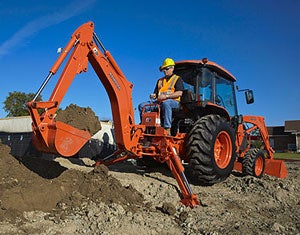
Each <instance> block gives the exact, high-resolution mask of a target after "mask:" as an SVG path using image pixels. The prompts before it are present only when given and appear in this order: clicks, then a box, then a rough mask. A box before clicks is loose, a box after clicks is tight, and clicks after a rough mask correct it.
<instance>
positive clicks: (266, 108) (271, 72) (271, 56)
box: [0, 0, 300, 126]
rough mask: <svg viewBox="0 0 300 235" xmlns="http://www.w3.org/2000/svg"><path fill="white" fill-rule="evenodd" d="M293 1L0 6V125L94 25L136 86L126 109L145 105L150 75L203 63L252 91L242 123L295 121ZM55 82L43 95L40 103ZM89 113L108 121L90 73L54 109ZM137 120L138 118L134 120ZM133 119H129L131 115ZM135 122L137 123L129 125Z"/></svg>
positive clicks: (298, 50)
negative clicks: (168, 66) (166, 65)
mask: <svg viewBox="0 0 300 235" xmlns="http://www.w3.org/2000/svg"><path fill="white" fill-rule="evenodd" d="M299 12H300V1H298V0H287V1H271V0H259V1H258V0H253V1H238V0H232V1H230V0H227V1H226V0H223V1H222V0H221V1H202V0H197V1H196V0H194V1H180V0H173V1H171V2H170V1H157V0H153V1H131V0H128V1H113V0H111V1H100V0H98V1H96V0H85V1H81V0H80V1H78V0H75V1H66V0H59V1H58V0H53V1H38V0H36V1H33V0H27V1H23V0H11V1H1V3H0V17H1V21H0V27H1V31H2V32H1V34H0V68H1V75H0V81H1V86H0V87H1V92H0V102H1V106H0V118H3V117H5V116H6V115H7V113H5V112H4V110H3V102H4V100H5V99H6V97H7V96H8V93H9V92H12V91H22V92H26V93H29V92H33V93H35V92H36V91H37V90H38V88H39V87H40V85H41V84H42V82H43V80H44V79H45V77H46V76H47V74H48V71H49V69H50V68H51V67H52V65H53V64H54V62H55V60H56V59H57V57H58V54H57V53H56V51H57V48H58V47H64V46H65V45H66V44H67V42H68V40H69V39H70V36H71V34H72V33H73V31H74V30H75V29H76V28H77V27H78V26H80V25H81V24H83V23H85V22H88V21H93V22H94V23H95V31H96V32H97V35H98V36H99V37H100V38H101V40H102V42H103V43H104V45H105V47H106V49H108V50H109V51H110V52H111V53H112V55H113V56H114V58H115V60H116V61H117V63H118V64H119V66H120V67H121V69H122V71H123V73H124V74H125V76H126V77H127V79H128V80H129V81H131V82H132V83H133V85H134V88H133V102H134V106H135V108H136V107H137V105H138V104H139V103H140V102H142V101H145V100H147V99H148V96H149V94H150V93H151V92H152V91H153V88H154V85H155V82H156V80H157V78H159V77H160V76H162V74H161V73H160V72H159V70H158V67H159V66H160V65H161V63H162V61H163V59H164V58H166V57H171V58H173V59H174V60H175V61H179V60H186V59H202V58H203V57H207V58H208V59H209V60H212V61H214V62H216V63H218V64H220V65H221V66H223V67H225V68H226V69H227V70H229V71H230V72H231V73H232V74H233V75H234V76H235V77H236V78H237V85H238V86H239V87H240V88H250V89H253V90H254V92H255V93H254V95H255V103H254V104H251V105H246V104H245V100H244V94H243V93H237V98H238V109H239V113H241V114H253V115H259V116H264V117H265V119H266V123H267V125H269V126H276V125H284V121H285V120H296V119H298V120H299V119H300V104H299V102H300V92H299V89H300V78H299V75H298V74H299V73H298V70H297V69H298V66H299V64H300V63H299V62H300V59H299V57H300V47H299V42H300V25H299V22H300V14H299ZM58 75H59V73H58V74H56V75H55V76H54V77H53V78H52V80H51V81H50V83H49V84H48V85H47V87H46V89H45V90H44V92H43V93H42V97H43V99H44V100H48V98H49V96H50V94H51V91H52V89H53V88H54V85H55V83H56V81H57V79H58V77H59V76H58ZM70 103H74V104H77V105H79V106H82V107H87V106H89V107H91V108H92V109H93V110H94V111H95V113H96V115H97V116H99V117H100V118H111V117H112V114H111V109H110V103H109V100H108V96H107V94H106V91H105V90H104V88H103V87H102V84H101V83H100V82H99V80H98V78H97V76H96V75H95V73H94V72H93V69H92V67H91V66H89V71H88V72H87V73H84V74H82V75H80V76H77V77H76V78H75V80H74V82H73V83H72V86H71V87H70V89H69V91H68V92H67V94H66V96H65V98H64V100H63V102H62V104H61V107H62V108H64V107H65V106H66V105H68V104H70ZM135 113H137V111H135ZM136 117H137V115H136ZM136 122H138V120H136Z"/></svg>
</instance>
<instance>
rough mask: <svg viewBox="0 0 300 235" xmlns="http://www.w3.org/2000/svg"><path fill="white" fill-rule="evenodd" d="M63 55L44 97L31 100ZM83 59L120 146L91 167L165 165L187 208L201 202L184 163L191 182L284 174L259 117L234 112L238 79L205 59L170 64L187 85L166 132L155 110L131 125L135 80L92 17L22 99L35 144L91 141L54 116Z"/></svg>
mask: <svg viewBox="0 0 300 235" xmlns="http://www.w3.org/2000/svg"><path fill="white" fill-rule="evenodd" d="M69 54H70V55H69ZM68 55H69V56H68ZM67 56H68V57H67ZM67 58H68V60H67V61H66V64H65V67H64V69H63V71H62V73H61V75H60V78H59V80H58V82H57V84H56V86H55V88H54V90H53V92H52V94H51V96H50V98H49V100H48V101H42V102H38V101H36V99H37V97H38V96H39V95H40V94H41V92H42V90H43V89H44V87H45V86H46V84H47V83H48V81H49V80H50V78H51V77H52V75H54V74H55V73H56V72H57V71H58V69H59V67H60V65H61V64H62V63H63V62H64V60H65V59H67ZM88 63H90V64H91V66H92V67H93V69H94V71H95V72H96V74H97V75H98V77H99V80H100V81H101V82H102V84H103V86H104V87H105V89H106V91H107V94H108V96H109V99H110V103H111V110H112V115H113V123H114V127H115V139H116V145H117V148H118V150H117V151H116V152H114V153H113V154H112V155H110V156H107V157H105V158H104V159H102V160H100V161H98V162H97V163H96V165H99V164H105V165H110V164H114V163H116V162H120V161H124V160H127V159H130V158H131V159H152V160H155V161H157V162H160V163H166V164H167V165H168V167H169V168H170V170H171V171H172V173H173V175H174V178H175V179H176V181H177V183H178V185H179V188H180V191H181V202H182V203H183V204H184V205H186V206H190V207H194V206H195V205H199V204H200V202H199V200H198V198H197V195H195V194H194V193H193V192H192V190H191V187H190V185H189V183H188V180H187V178H186V176H185V174H184V164H188V165H189V166H190V168H191V177H192V179H193V181H196V182H198V183H200V184H214V183H217V182H220V181H223V180H225V179H226V178H227V177H228V176H229V175H230V173H231V172H232V171H233V170H234V169H236V170H239V171H242V172H243V173H244V174H245V175H252V176H255V177H261V176H262V175H263V173H266V174H269V175H273V176H276V177H282V178H283V177H286V176H287V171H286V168H285V164H284V162H283V161H281V160H274V155H273V153H274V151H273V150H272V148H271V146H270V143H269V137H268V133H267V129H266V126H265V123H264V119H263V118H262V117H258V116H242V115H238V112H237V104H236V97H235V87H234V82H235V78H234V77H233V76H232V75H231V74H230V73H229V72H228V71H227V70H225V69H224V68H222V67H221V66H219V65H217V64H215V63H213V62H210V61H208V60H207V59H202V60H189V61H181V62H177V63H176V65H175V73H176V74H177V75H179V76H181V77H182V78H183V80H184V86H185V90H184V92H183V95H182V98H181V102H180V108H179V109H178V110H174V112H173V122H172V129H171V135H169V134H168V133H167V131H166V130H165V129H164V128H163V127H161V125H160V110H159V107H157V109H153V110H152V111H150V112H146V111H144V112H142V122H141V123H140V124H135V122H134V111H133V105H132V87H133V85H132V84H131V83H130V82H129V81H128V80H127V79H126V78H125V76H124V74H123V73H122V71H121V69H120V68H119V66H118V65H117V63H116V62H115V60H114V59H113V57H112V55H111V54H110V53H109V51H107V50H106V49H105V48H104V46H103V44H102V42H101V41H100V40H99V38H98V37H97V35H96V33H95V32H94V24H93V23H92V22H88V23H85V24H83V25H82V26H80V27H79V28H78V29H77V30H76V31H75V32H74V33H73V35H72V37H71V39H70V41H69V43H68V44H67V45H66V47H65V48H64V49H63V52H62V53H61V54H60V56H59V58H58V59H57V61H56V63H55V64H54V65H53V67H52V68H51V70H50V72H49V75H48V76H47V77H46V79H45V81H44V82H43V84H42V85H41V87H40V89H39V90H38V92H37V93H36V95H35V97H34V98H33V100H32V101H30V102H28V103H27V107H28V109H29V111H30V115H31V118H32V128H33V144H34V146H35V147H36V148H37V149H38V150H40V151H42V152H47V153H54V154H58V155H61V156H64V157H72V156H74V155H75V154H76V153H77V152H78V151H79V150H80V149H81V148H82V147H83V146H84V145H85V144H86V143H87V141H88V140H89V139H90V138H91V136H90V134H89V133H88V132H87V131H85V130H79V129H77V128H75V127H72V126H70V125H67V124H65V123H63V122H60V121H56V120H55V114H56V111H57V109H58V107H59V105H60V103H61V101H62V99H63V97H64V95H65V93H66V92H67V90H68V89H69V86H70V85H71V83H72V81H73V79H74V78H75V76H76V74H79V73H82V72H86V71H87V69H88ZM245 94H246V98H247V103H251V102H253V93H252V91H251V90H247V91H246V92H245ZM40 110H42V114H40V113H41V112H40ZM145 110H146V109H145ZM257 139H261V140H262V142H263V146H264V150H262V149H258V148H252V147H251V143H252V141H253V140H257Z"/></svg>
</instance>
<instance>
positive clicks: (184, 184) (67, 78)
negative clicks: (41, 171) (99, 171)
mask: <svg viewBox="0 0 300 235" xmlns="http://www.w3.org/2000/svg"><path fill="white" fill-rule="evenodd" d="M97 43H98V44H99V45H100V46H101V48H102V50H103V52H102V50H100V49H99V47H98V46H97ZM71 50H73V51H72V53H71V55H70V56H69V59H68V61H67V63H66V65H65V67H64V70H63V71H62V74H61V76H60V78H59V80H58V82H57V84H56V86H55V88H54V90H53V92H52V94H51V96H50V98H49V100H48V101H46V102H37V101H36V98H37V97H38V96H39V94H40V93H41V92H42V90H43V89H44V87H45V86H46V84H47V83H48V81H49V79H50V78H51V77H52V75H54V74H55V73H56V72H57V71H58V69H59V67H60V65H61V64H62V63H63V61H64V60H65V59H66V57H67V55H68V54H69V52H70V51H71ZM88 62H89V63H90V64H91V65H92V67H93V69H94V71H95V72H96V74H97V75H98V77H99V79H100V81H101V82H102V84H103V85H104V87H105V89H106V91H107V93H108V96H109V99H110V103H111V109H112V115H113V121H114V127H115V138H116V144H117V146H118V149H119V150H118V151H116V152H115V153H114V154H113V157H114V159H113V160H109V161H102V162H98V163H97V164H106V165H109V164H113V163H116V162H119V161H123V160H126V159H128V158H139V157H142V156H144V155H145V154H146V155H147V154H148V155H151V156H152V157H153V158H154V159H156V160H158V161H160V162H166V163H167V165H168V166H169V168H170V169H171V171H172V173H173V175H174V177H175V179H176V181H177V183H178V185H179V187H180V190H181V194H182V200H181V202H182V203H183V204H184V205H186V206H190V207H194V206H195V205H199V204H200V202H199V201H198V199H197V196H196V195H195V194H193V193H192V190H191V188H190V186H189V183H188V181H187V179H186V177H185V175H184V167H183V166H182V164H181V161H180V158H179V156H178V152H179V148H180V146H179V145H178V141H182V139H183V138H180V140H178V139H176V138H174V137H171V136H168V135H167V132H166V131H165V130H164V129H163V128H162V127H160V126H158V127H157V132H156V135H155V141H154V143H152V145H151V146H149V147H148V148H144V147H143V146H142V145H141V144H140V143H139V142H140V140H142V139H143V138H145V136H147V134H145V133H144V131H145V129H146V126H145V125H135V124H134V113H133V105H132V87H133V85H132V84H131V83H130V82H129V81H128V80H127V79H126V78H125V76H124V74H123V73H122V71H121V69H120V68H119V66H118V65H117V63H116V62H115V60H114V59H113V57H112V55H111V54H110V53H109V51H107V50H105V48H104V46H103V44H102V43H101V41H100V40H99V38H98V37H97V35H96V34H95V32H94V24H93V23H92V22H88V23H85V24H83V25H82V26H80V27H79V28H78V29H77V30H76V31H75V32H74V33H73V35H72V37H71V39H70V41H69V43H68V44H67V46H66V47H65V49H64V50H63V52H62V54H61V55H60V56H59V58H58V59H57V61H56V62H55V64H54V65H53V67H52V68H51V70H50V72H49V75H48V76H47V78H46V79H45V81H44V82H43V84H42V86H41V87H40V89H39V90H38V92H37V93H36V95H35V97H34V99H33V100H32V101H30V102H28V103H27V107H28V109H29V112H30V115H31V118H32V128H33V133H34V135H33V143H34V145H35V147H36V148H37V149H38V150H40V151H43V152H48V153H49V152H50V153H55V154H60V155H62V156H65V157H70V156H73V155H74V154H76V153H77V152H78V151H79V150H80V149H81V148H82V147H83V146H84V144H85V143H86V142H87V141H88V140H89V139H90V138H91V136H90V134H89V133H88V132H87V131H83V130H78V129H77V128H74V127H72V126H70V125H67V124H65V123H63V122H60V121H56V120H55V113H56V111H57V109H58V107H59V105H60V103H61V101H62V99H63V97H64V95H65V93H66V92H67V90H68V89H69V86H70V85H71V83H72V81H73V79H74V77H75V76H76V74H79V73H81V72H86V71H87V67H88ZM39 109H42V110H43V111H44V112H43V113H42V115H40V114H39Z"/></svg>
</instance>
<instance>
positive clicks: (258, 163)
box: [254, 157, 264, 176]
mask: <svg viewBox="0 0 300 235" xmlns="http://www.w3.org/2000/svg"><path fill="white" fill-rule="evenodd" d="M263 168H264V159H263V158H262V157H258V158H257V159H256V162H255V167H254V173H255V175H256V176H260V174H261V173H262V171H263Z"/></svg>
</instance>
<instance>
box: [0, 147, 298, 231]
mask: <svg viewBox="0 0 300 235" xmlns="http://www.w3.org/2000/svg"><path fill="white" fill-rule="evenodd" d="M85 163H86V164H87V165H89V164H91V161H90V160H89V161H88V160H86V161H85ZM287 167H288V171H289V176H288V178H286V179H277V178H274V177H269V176H264V177H263V178H262V179H256V178H252V177H241V176H240V175H239V174H232V175H231V176H230V177H229V178H228V179H227V180H226V181H225V182H223V183H219V184H216V185H213V186H209V187H204V186H195V185H191V187H192V189H193V192H194V193H195V194H197V195H198V197H199V198H200V199H201V201H202V203H203V204H204V206H197V207H196V208H194V209H191V208H186V207H184V206H182V205H181V204H180V203H179V195H178V187H177V184H176V181H175V180H174V178H173V177H172V175H171V174H170V172H169V170H168V169H167V168H165V167H157V168H152V169H144V168H140V167H138V166H136V164H135V162H134V161H127V162H123V163H119V164H116V165H114V166H111V167H110V168H109V169H108V168H107V167H104V166H100V167H97V168H95V169H94V168H93V167H90V166H80V165H76V164H72V163H71V162H70V161H69V160H67V159H62V158H58V159H56V160H55V161H47V160H44V159H40V158H38V157H36V158H35V157H31V158H24V159H15V158H14V157H13V156H11V155H10V148H9V147H8V146H6V145H3V144H0V234H300V212H299V211H300V177H299V173H300V170H299V169H300V164H299V162H289V163H287Z"/></svg>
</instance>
